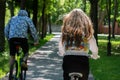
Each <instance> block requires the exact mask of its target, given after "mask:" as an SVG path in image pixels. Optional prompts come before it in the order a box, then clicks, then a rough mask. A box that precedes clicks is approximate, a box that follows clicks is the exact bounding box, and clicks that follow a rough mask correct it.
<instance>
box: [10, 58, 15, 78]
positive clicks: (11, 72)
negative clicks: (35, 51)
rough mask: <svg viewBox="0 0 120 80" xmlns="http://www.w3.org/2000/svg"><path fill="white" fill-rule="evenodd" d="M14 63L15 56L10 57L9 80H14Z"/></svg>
mask: <svg viewBox="0 0 120 80" xmlns="http://www.w3.org/2000/svg"><path fill="white" fill-rule="evenodd" d="M14 62H15V56H10V73H9V80H12V74H13V66H14Z"/></svg>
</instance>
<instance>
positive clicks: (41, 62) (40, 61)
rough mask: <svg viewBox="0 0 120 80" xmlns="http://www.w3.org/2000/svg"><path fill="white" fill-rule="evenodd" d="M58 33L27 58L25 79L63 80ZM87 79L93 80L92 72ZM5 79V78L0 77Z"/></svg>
mask: <svg viewBox="0 0 120 80" xmlns="http://www.w3.org/2000/svg"><path fill="white" fill-rule="evenodd" d="M59 37H60V33H58V34H55V36H54V38H52V39H51V40H50V41H49V42H47V43H46V44H45V45H44V46H42V47H41V48H39V49H38V50H37V51H36V52H35V53H34V54H33V55H31V56H30V57H29V60H28V67H29V69H28V71H27V79H26V80H63V78H62V72H63V71H62V57H60V56H58V55H57V52H58V41H59ZM89 76H90V77H89V80H94V79H93V76H92V74H90V75H89ZM2 80H7V79H2Z"/></svg>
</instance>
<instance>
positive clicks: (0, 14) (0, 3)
mask: <svg viewBox="0 0 120 80" xmlns="http://www.w3.org/2000/svg"><path fill="white" fill-rule="evenodd" d="M5 3H6V0H0V8H1V10H0V52H2V51H4V49H5V36H4V26H5V7H6V5H5Z"/></svg>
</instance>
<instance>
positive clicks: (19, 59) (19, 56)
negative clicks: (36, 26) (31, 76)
mask: <svg viewBox="0 0 120 80" xmlns="http://www.w3.org/2000/svg"><path fill="white" fill-rule="evenodd" d="M16 50H17V54H16V55H15V61H16V62H15V64H16V68H17V69H16V73H15V78H14V79H15V80H16V79H17V80H19V79H20V80H25V76H26V70H24V71H25V72H24V77H23V72H22V71H23V70H22V67H21V62H22V58H23V52H22V51H21V48H20V46H19V45H17V46H16Z"/></svg>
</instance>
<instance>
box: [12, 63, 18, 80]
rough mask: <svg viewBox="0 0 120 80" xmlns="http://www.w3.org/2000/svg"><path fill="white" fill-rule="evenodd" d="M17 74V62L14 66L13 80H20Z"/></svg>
mask: <svg viewBox="0 0 120 80" xmlns="http://www.w3.org/2000/svg"><path fill="white" fill-rule="evenodd" d="M17 74H18V63H17V61H15V63H14V66H13V75H12V80H18V79H17Z"/></svg>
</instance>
